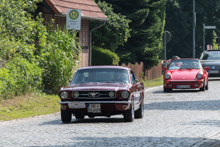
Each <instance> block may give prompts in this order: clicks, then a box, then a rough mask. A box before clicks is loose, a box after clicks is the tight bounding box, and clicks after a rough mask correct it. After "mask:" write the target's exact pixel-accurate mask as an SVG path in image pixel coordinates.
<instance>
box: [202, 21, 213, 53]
mask: <svg viewBox="0 0 220 147" xmlns="http://www.w3.org/2000/svg"><path fill="white" fill-rule="evenodd" d="M205 29H216V26H205V24H204V23H203V51H205Z"/></svg>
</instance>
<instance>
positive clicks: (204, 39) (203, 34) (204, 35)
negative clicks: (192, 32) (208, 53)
mask: <svg viewBox="0 0 220 147" xmlns="http://www.w3.org/2000/svg"><path fill="white" fill-rule="evenodd" d="M203 51H205V23H203Z"/></svg>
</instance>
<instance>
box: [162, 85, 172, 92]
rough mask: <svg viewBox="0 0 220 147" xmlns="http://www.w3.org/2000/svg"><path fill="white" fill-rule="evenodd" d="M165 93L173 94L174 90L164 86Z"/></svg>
mask: <svg viewBox="0 0 220 147" xmlns="http://www.w3.org/2000/svg"><path fill="white" fill-rule="evenodd" d="M163 91H164V92H171V91H172V88H166V87H165V86H163Z"/></svg>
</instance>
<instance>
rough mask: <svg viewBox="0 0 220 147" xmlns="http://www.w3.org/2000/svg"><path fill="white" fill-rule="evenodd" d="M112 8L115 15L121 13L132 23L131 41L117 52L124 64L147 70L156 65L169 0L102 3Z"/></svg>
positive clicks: (110, 0)
mask: <svg viewBox="0 0 220 147" xmlns="http://www.w3.org/2000/svg"><path fill="white" fill-rule="evenodd" d="M103 1H106V2H107V3H110V4H112V7H113V8H114V12H115V13H121V14H122V15H125V16H126V18H128V19H130V20H131V21H132V22H131V23H129V26H130V28H131V29H132V31H131V38H129V39H128V41H127V42H126V43H125V45H124V46H120V47H118V48H117V50H116V51H115V52H116V53H117V54H118V55H119V57H120V60H121V63H128V62H131V63H135V62H143V63H144V65H145V68H147V69H148V68H150V67H152V66H154V65H157V64H158V62H159V60H160V59H159V56H158V55H159V53H160V52H161V51H162V48H163V47H162V36H163V35H162V34H163V27H164V24H165V21H164V19H165V4H166V0H136V1H134V0H103Z"/></svg>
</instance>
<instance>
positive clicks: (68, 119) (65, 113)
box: [61, 108, 72, 123]
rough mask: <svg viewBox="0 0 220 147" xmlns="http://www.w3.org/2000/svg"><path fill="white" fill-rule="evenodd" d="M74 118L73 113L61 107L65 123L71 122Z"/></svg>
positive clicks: (62, 119)
mask: <svg viewBox="0 0 220 147" xmlns="http://www.w3.org/2000/svg"><path fill="white" fill-rule="evenodd" d="M71 120H72V114H71V113H70V112H68V111H65V110H63V109H62V108H61V121H62V122H63V123H70V122H71Z"/></svg>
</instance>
